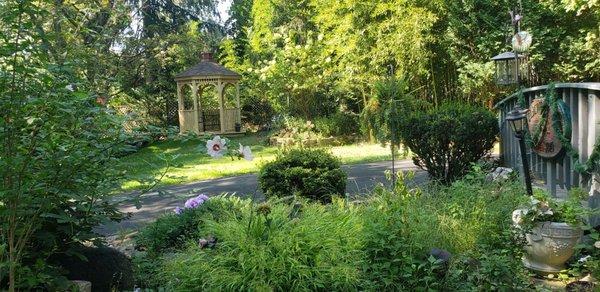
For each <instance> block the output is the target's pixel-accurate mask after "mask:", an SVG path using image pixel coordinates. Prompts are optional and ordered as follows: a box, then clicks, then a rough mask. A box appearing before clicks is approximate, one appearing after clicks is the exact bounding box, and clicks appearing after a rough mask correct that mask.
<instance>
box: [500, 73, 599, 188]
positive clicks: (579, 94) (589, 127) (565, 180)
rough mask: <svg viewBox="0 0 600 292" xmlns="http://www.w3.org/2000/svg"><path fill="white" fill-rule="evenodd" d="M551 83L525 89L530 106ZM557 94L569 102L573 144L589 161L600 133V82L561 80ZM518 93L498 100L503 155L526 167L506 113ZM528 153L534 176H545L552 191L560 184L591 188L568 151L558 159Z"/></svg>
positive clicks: (513, 164) (506, 160) (510, 162)
mask: <svg viewBox="0 0 600 292" xmlns="http://www.w3.org/2000/svg"><path fill="white" fill-rule="evenodd" d="M547 87H548V86H547V85H545V86H537V87H531V88H527V89H525V90H524V91H523V93H524V97H525V101H526V102H527V105H528V106H529V105H530V104H531V102H532V101H533V99H535V98H536V97H542V96H544V95H545V93H546V89H547ZM555 88H556V94H557V96H558V97H560V98H562V100H563V101H564V102H565V103H566V104H567V105H568V106H569V108H570V111H571V117H572V128H573V130H572V134H571V144H572V145H573V147H574V148H575V149H576V150H577V152H579V155H580V162H582V163H585V161H587V158H588V157H589V155H590V154H591V152H592V149H593V147H594V144H595V142H596V140H597V138H598V137H599V136H600V124H599V123H600V83H557V84H555ZM517 95H518V94H517V93H515V94H513V95H511V96H509V97H507V98H505V99H504V100H502V101H500V102H499V103H498V104H496V106H495V109H497V110H498V112H499V123H500V156H501V158H503V160H504V163H505V165H506V166H509V167H513V168H516V169H519V170H522V163H521V158H520V154H519V146H518V141H516V138H515V136H514V134H513V133H512V130H511V129H510V127H509V125H508V124H507V123H506V121H505V118H506V114H507V113H508V112H509V111H510V110H512V109H513V107H514V106H515V105H516V104H517ZM527 157H528V159H529V162H530V167H531V171H532V174H533V176H534V178H536V179H538V180H542V181H543V182H544V183H545V185H546V187H547V189H548V191H549V192H550V194H552V195H553V196H556V194H557V188H560V189H562V190H569V189H571V188H572V187H583V188H589V187H590V184H589V183H587V184H585V183H584V181H583V179H582V178H581V177H580V175H579V173H577V172H576V171H574V169H573V166H574V161H572V159H571V157H569V156H568V155H562V156H559V157H558V158H557V159H544V158H542V157H540V156H539V155H537V154H535V152H533V151H531V149H528V151H527ZM598 191H600V190H598Z"/></svg>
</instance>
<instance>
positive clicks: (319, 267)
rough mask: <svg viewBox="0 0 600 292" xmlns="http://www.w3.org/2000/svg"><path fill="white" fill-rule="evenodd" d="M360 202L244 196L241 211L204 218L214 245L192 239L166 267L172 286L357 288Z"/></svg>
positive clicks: (204, 231)
mask: <svg viewBox="0 0 600 292" xmlns="http://www.w3.org/2000/svg"><path fill="white" fill-rule="evenodd" d="M357 210H358V208H354V207H352V206H347V205H346V204H345V203H344V201H342V200H334V202H333V203H332V204H330V205H327V206H325V205H320V204H318V203H303V204H302V207H301V210H300V211H299V212H300V214H301V215H299V217H295V216H290V215H291V214H296V213H297V211H298V210H297V209H295V208H294V206H292V205H287V204H282V203H264V204H261V205H259V206H255V205H254V204H252V203H251V201H250V200H247V201H244V206H243V208H242V212H241V216H230V217H228V218H227V220H224V221H220V222H217V221H213V220H208V221H206V222H205V229H204V230H203V233H205V234H210V235H213V236H214V237H215V238H217V239H218V243H217V246H216V248H215V249H201V248H200V247H198V246H196V245H193V246H190V247H189V248H188V249H186V250H184V251H183V252H182V253H180V254H178V255H177V256H175V257H174V258H172V259H171V260H169V261H168V262H167V263H166V265H165V268H164V271H165V272H164V275H163V276H164V278H165V279H168V287H169V288H172V289H174V290H181V291H183V290H188V291H190V290H232V291H240V290H252V291H256V290H260V291H264V290H275V291H299V290H300V291H309V290H330V291H343V290H346V291H347V290H357V289H358V287H359V284H360V280H361V278H360V277H361V273H360V267H361V266H362V260H363V258H362V254H361V252H360V250H361V240H360V238H361V237H360V234H361V230H362V228H361V224H360V221H361V219H360V216H357V214H355V213H356V212H357Z"/></svg>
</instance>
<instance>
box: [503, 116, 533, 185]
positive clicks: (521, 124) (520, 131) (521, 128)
mask: <svg viewBox="0 0 600 292" xmlns="http://www.w3.org/2000/svg"><path fill="white" fill-rule="evenodd" d="M528 111H529V110H526V109H521V107H520V106H518V105H517V106H515V107H514V109H513V110H512V111H510V112H508V114H507V115H506V121H507V122H508V123H509V124H510V127H511V128H512V130H513V132H514V133H515V137H517V140H519V150H520V151H521V160H522V163H523V176H524V177H525V187H526V188H527V194H528V195H530V196H531V195H533V190H532V188H531V175H530V173H529V161H528V160H527V153H526V152H525V151H526V149H525V133H526V131H527V112H528Z"/></svg>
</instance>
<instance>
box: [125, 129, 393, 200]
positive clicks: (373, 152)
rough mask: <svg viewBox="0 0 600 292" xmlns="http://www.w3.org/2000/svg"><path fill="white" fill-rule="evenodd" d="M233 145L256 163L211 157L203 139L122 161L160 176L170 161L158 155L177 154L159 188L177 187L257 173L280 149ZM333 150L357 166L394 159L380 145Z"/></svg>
mask: <svg viewBox="0 0 600 292" xmlns="http://www.w3.org/2000/svg"><path fill="white" fill-rule="evenodd" d="M229 140H230V142H229V143H230V144H231V146H233V148H234V149H237V145H238V143H242V144H243V145H250V146H251V149H252V153H253V154H254V160H253V161H246V160H237V159H236V160H234V161H232V160H231V159H230V158H228V157H224V158H217V159H215V158H211V157H210V156H208V155H207V154H206V152H205V151H203V150H200V149H198V146H200V145H205V142H204V141H203V140H200V139H194V140H188V141H185V142H183V141H176V140H173V141H164V142H157V143H155V144H152V145H150V146H149V147H146V148H144V149H142V150H140V151H139V152H137V153H134V154H132V155H129V156H126V157H124V158H123V159H122V163H123V169H124V170H125V171H127V172H128V174H129V175H133V177H138V178H141V177H144V176H146V177H148V176H155V177H156V176H160V174H162V173H163V172H164V171H165V167H166V162H165V161H163V160H161V159H160V158H158V157H157V156H156V154H161V153H164V154H172V155H177V158H176V159H175V160H174V161H173V164H176V165H178V166H179V167H172V168H170V169H169V171H168V172H167V175H166V176H165V177H163V179H162V180H161V182H160V183H159V185H173V184H180V183H186V182H192V181H198V180H206V179H213V178H220V177H225V176H233V175H239V174H245V173H252V172H257V171H258V170H259V168H260V166H261V165H262V164H264V163H265V162H267V161H270V160H273V159H274V158H275V156H276V155H277V153H278V151H279V149H278V148H277V147H273V146H266V143H265V142H264V141H265V139H264V137H258V136H255V135H249V136H243V137H232V138H229ZM330 151H331V152H332V153H333V154H334V155H335V156H337V157H339V158H340V159H341V160H342V163H344V164H355V163H364V162H375V161H382V160H389V159H391V156H390V154H389V149H388V148H384V147H381V146H380V145H379V144H353V145H345V146H335V147H330ZM122 187H123V189H126V190H131V189H138V188H140V187H141V184H140V183H139V182H137V181H135V180H130V181H126V182H124V183H123V185H122Z"/></svg>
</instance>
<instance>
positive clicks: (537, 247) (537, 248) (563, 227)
mask: <svg viewBox="0 0 600 292" xmlns="http://www.w3.org/2000/svg"><path fill="white" fill-rule="evenodd" d="M582 235H583V231H582V230H581V229H580V228H577V227H573V226H570V225H569V224H567V223H564V222H539V223H537V224H536V225H535V227H534V228H533V229H532V230H531V232H530V233H527V234H526V235H525V236H526V238H527V246H525V255H524V256H523V264H524V265H525V267H527V268H529V269H531V270H534V271H536V272H539V273H543V274H549V273H558V272H560V271H561V270H564V269H565V262H566V261H568V260H569V258H571V256H572V255H573V253H574V248H575V246H576V245H577V243H578V242H579V240H580V239H581V236H582Z"/></svg>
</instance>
